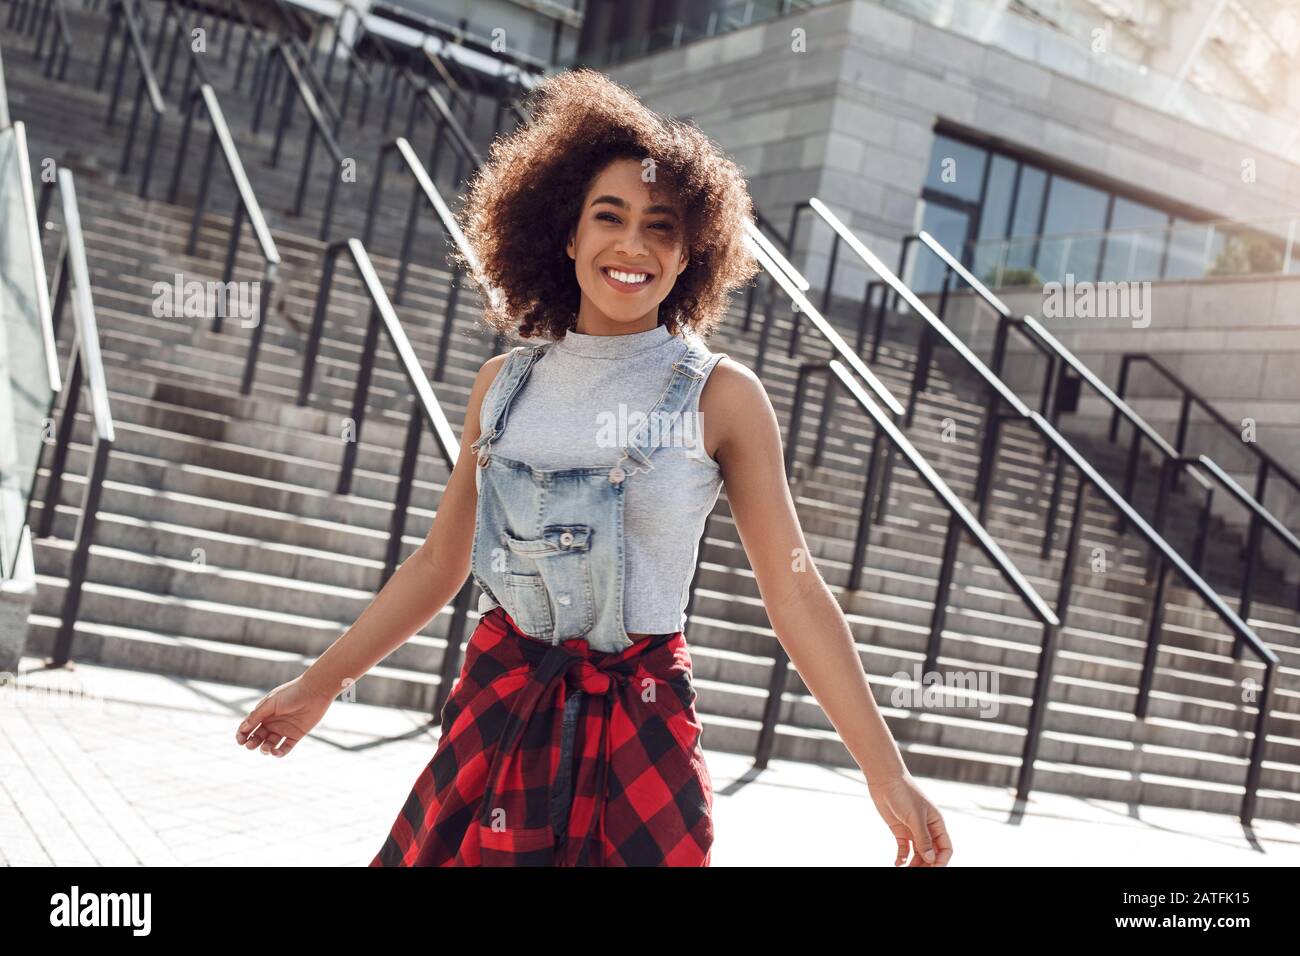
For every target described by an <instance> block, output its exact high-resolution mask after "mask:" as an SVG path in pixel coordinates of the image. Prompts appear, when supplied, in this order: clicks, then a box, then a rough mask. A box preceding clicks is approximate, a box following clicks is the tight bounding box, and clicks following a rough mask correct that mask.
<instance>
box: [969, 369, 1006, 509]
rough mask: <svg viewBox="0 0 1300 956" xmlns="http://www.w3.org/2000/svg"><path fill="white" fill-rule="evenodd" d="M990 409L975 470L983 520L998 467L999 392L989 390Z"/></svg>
mask: <svg viewBox="0 0 1300 956" xmlns="http://www.w3.org/2000/svg"><path fill="white" fill-rule="evenodd" d="M987 407H988V411H987V412H985V414H984V434H983V436H982V437H981V439H980V453H979V465H978V467H977V470H976V472H975V504H976V506H977V510H976V516H977V517H978V518H979V519H980V521H981V522H983V521H984V518H985V515H986V514H987V513H988V502H989V492H990V488H991V486H992V484H993V472H994V470H995V469H996V467H997V454H998V438H999V432H1000V431H1001V428H1002V412H1001V408H1000V403H999V401H998V397H997V394H996V393H995V392H994V390H993V389H991V388H990V389H989V390H988V398H987Z"/></svg>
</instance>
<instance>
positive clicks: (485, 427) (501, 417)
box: [470, 342, 554, 452]
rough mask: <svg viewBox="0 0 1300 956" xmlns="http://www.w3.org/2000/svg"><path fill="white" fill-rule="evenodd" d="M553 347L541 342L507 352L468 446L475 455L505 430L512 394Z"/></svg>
mask: <svg viewBox="0 0 1300 956" xmlns="http://www.w3.org/2000/svg"><path fill="white" fill-rule="evenodd" d="M552 344H554V343H551V342H543V343H542V344H540V345H516V346H515V347H514V348H513V349H511V350H510V354H509V355H508V356H507V358H506V360H505V362H504V363H502V366H501V369H500V371H498V372H497V377H496V378H495V379H494V380H493V382H492V388H490V389H488V391H489V393H491V394H492V395H494V396H495V397H494V399H493V401H492V403H491V407H488V405H484V407H483V409H482V410H481V412H480V414H479V428H480V432H481V434H480V435H479V437H478V439H477V440H476V441H475V442H474V443H473V444H472V445H470V448H472V449H473V450H474V451H475V452H478V451H479V450H480V449H481V448H482V446H483V445H486V444H489V443H491V442H493V441H495V440H496V438H497V436H499V435H500V434H501V432H502V431H504V430H505V424H506V418H507V415H508V412H509V411H510V403H511V402H513V401H514V398H515V394H516V393H517V392H518V391H519V387H520V386H521V385H523V383H524V379H526V378H527V377H528V373H529V372H530V371H532V368H533V365H534V364H536V362H537V360H538V359H540V358H541V357H542V354H543V353H544V352H545V351H546V349H547V348H548V347H550V346H551V345H552Z"/></svg>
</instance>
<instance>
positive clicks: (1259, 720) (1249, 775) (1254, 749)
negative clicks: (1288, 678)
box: [1241, 662, 1277, 826]
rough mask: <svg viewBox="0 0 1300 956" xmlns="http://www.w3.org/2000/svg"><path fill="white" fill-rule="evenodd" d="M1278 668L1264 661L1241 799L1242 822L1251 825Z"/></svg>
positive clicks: (1262, 766)
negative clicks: (1261, 685) (1248, 762)
mask: <svg viewBox="0 0 1300 956" xmlns="http://www.w3.org/2000/svg"><path fill="white" fill-rule="evenodd" d="M1276 677H1277V668H1276V667H1275V666H1274V665H1273V664H1272V663H1271V662H1265V663H1264V686H1263V687H1262V688H1261V689H1260V692H1259V696H1258V698H1257V699H1256V701H1255V708H1256V709H1255V727H1254V739H1253V740H1252V741H1251V745H1250V766H1249V768H1248V769H1247V770H1246V792H1245V794H1244V795H1243V797H1242V800H1241V823H1242V824H1243V825H1244V826H1250V824H1251V821H1253V820H1254V818H1255V797H1256V794H1257V793H1258V792H1259V778H1260V776H1261V775H1262V772H1263V769H1264V747H1265V744H1266V742H1267V740H1268V713H1269V710H1270V709H1271V704H1272V702H1273V684H1274V681H1275V679H1276Z"/></svg>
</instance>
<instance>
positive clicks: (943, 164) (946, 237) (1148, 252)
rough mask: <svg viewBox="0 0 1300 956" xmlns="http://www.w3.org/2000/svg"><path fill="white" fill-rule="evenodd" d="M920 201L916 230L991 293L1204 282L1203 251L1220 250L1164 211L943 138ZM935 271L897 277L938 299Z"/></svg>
mask: <svg viewBox="0 0 1300 956" xmlns="http://www.w3.org/2000/svg"><path fill="white" fill-rule="evenodd" d="M921 200H922V206H921V228H923V229H925V230H926V231H927V232H929V233H930V234H931V235H933V236H934V237H935V238H936V239H937V240H939V242H940V243H942V244H943V245H944V246H945V247H946V248H947V249H948V250H949V251H950V252H951V253H952V254H953V255H955V256H957V257H958V258H960V259H961V260H962V263H963V264H964V265H965V266H966V267H967V268H969V269H970V270H971V271H972V272H974V273H975V275H976V276H978V277H979V278H980V279H981V280H982V281H984V282H985V283H987V284H989V285H992V286H1007V285H1040V284H1042V283H1044V282H1047V281H1052V280H1056V281H1062V280H1064V278H1065V276H1066V275H1073V276H1074V279H1075V281H1076V282H1080V281H1095V280H1098V279H1157V278H1178V277H1181V276H1185V275H1191V274H1193V273H1195V274H1198V275H1203V274H1204V269H1203V266H1202V263H1203V260H1204V258H1205V255H1206V246H1207V244H1208V245H1212V244H1213V243H1214V242H1215V241H1219V240H1218V237H1215V236H1209V238H1207V235H1208V234H1207V232H1206V229H1205V225H1204V224H1203V223H1194V222H1191V221H1188V220H1185V219H1176V218H1175V213H1174V210H1172V209H1162V208H1159V207H1158V206H1155V205H1152V204H1150V203H1147V202H1141V201H1139V200H1137V199H1135V198H1133V197H1131V196H1126V195H1124V194H1123V193H1122V191H1121V190H1119V189H1111V188H1106V187H1104V186H1100V185H1095V184H1089V183H1085V182H1081V181H1080V180H1078V179H1076V178H1075V177H1073V176H1070V175H1067V174H1065V173H1063V172H1058V171H1056V170H1053V169H1050V168H1047V167H1045V166H1042V165H1040V164H1038V163H1034V162H1031V161H1029V160H1026V159H1022V158H1021V157H1019V156H1016V155H1014V154H1011V153H1005V152H1001V151H998V150H994V149H989V148H987V147H984V146H981V145H978V144H976V143H972V142H967V141H965V140H963V139H959V138H957V137H955V136H952V135H949V134H945V133H936V134H935V137H934V147H933V149H932V151H931V154H930V166H929V169H928V170H927V172H926V178H925V187H924V189H923V191H922V194H921ZM1207 218H1208V217H1207ZM1117 230H1118V232H1117ZM1126 230H1141V232H1136V231H1134V232H1127V231H1126ZM943 271H944V270H943V267H942V264H941V263H940V262H939V260H938V259H937V258H936V257H934V256H932V255H929V254H928V253H913V255H912V256H911V257H910V261H909V263H908V271H907V272H906V275H907V277H908V280H909V281H910V282H911V284H912V285H913V287H914V288H915V289H916V290H917V291H918V292H937V291H938V290H939V289H940V287H941V285H942V282H943Z"/></svg>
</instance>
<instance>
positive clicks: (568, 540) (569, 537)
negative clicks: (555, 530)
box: [560, 531, 573, 548]
mask: <svg viewBox="0 0 1300 956" xmlns="http://www.w3.org/2000/svg"><path fill="white" fill-rule="evenodd" d="M560 544H561V545H563V546H564V547H566V548H567V547H568V546H569V545H571V544H573V532H572V531H566V532H564V534H562V535H560Z"/></svg>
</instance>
